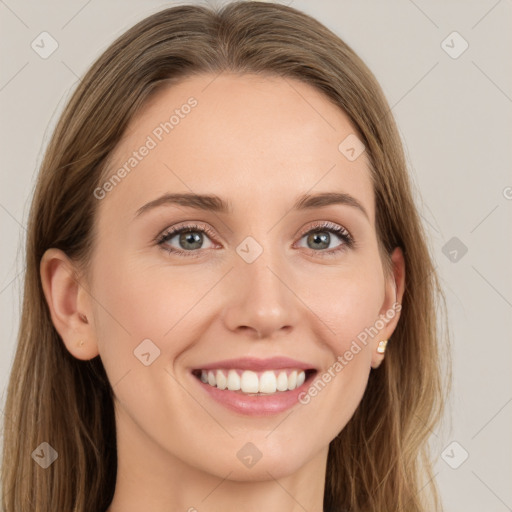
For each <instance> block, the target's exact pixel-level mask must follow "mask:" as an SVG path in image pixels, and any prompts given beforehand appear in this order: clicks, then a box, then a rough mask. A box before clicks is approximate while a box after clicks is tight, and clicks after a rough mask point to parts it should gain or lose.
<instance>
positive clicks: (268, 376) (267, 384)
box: [242, 372, 277, 393]
mask: <svg viewBox="0 0 512 512" xmlns="http://www.w3.org/2000/svg"><path fill="white" fill-rule="evenodd" d="M276 380H277V379H276V374H275V373H274V372H263V375H262V376H261V377H260V386H259V388H258V391H259V392H260V393H275V392H276V389H277V388H276V386H277V382H276ZM242 389H243V388H242Z"/></svg>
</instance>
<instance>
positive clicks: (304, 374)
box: [192, 368, 317, 396]
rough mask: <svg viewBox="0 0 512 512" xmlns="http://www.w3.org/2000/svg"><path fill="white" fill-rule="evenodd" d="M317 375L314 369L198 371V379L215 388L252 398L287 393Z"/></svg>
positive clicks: (193, 372)
mask: <svg viewBox="0 0 512 512" xmlns="http://www.w3.org/2000/svg"><path fill="white" fill-rule="evenodd" d="M316 373H317V371H316V370H314V369H308V370H302V369H299V368H286V369H284V368H283V369H279V370H265V371H259V372H254V371H252V370H241V369H222V368H219V369H212V370H202V369H197V370H193V371H192V375H194V376H195V377H196V378H197V379H199V380H200V381H201V382H203V383H204V384H207V385H209V386H212V387H214V388H217V389H220V390H225V391H233V392H237V393H240V394H244V395H250V396H268V395H272V394H279V393H286V392H287V391H292V390H294V389H296V388H298V387H300V386H302V385H303V384H304V383H305V382H306V381H310V380H311V379H312V378H313V376H314V375H315V374H316Z"/></svg>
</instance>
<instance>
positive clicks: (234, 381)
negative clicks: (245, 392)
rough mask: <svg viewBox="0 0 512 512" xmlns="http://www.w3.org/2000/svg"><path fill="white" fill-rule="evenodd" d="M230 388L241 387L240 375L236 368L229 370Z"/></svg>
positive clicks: (231, 389)
mask: <svg viewBox="0 0 512 512" xmlns="http://www.w3.org/2000/svg"><path fill="white" fill-rule="evenodd" d="M228 389H229V390H230V391H238V390H239V389H240V377H239V375H238V373H236V370H229V372H228Z"/></svg>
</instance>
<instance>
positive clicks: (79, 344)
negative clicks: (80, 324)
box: [76, 340, 84, 347]
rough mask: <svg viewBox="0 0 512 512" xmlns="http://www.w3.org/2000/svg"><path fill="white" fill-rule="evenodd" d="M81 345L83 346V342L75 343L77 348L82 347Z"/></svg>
mask: <svg viewBox="0 0 512 512" xmlns="http://www.w3.org/2000/svg"><path fill="white" fill-rule="evenodd" d="M83 344H84V340H80V341H79V342H77V344H76V345H77V347H81V346H83Z"/></svg>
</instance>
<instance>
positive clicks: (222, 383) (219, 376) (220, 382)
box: [215, 370, 228, 389]
mask: <svg viewBox="0 0 512 512" xmlns="http://www.w3.org/2000/svg"><path fill="white" fill-rule="evenodd" d="M215 380H216V381H217V387H218V388H219V389H226V386H227V385H228V381H227V379H226V376H225V375H224V374H223V373H222V371H220V370H217V373H216V374H215Z"/></svg>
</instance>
